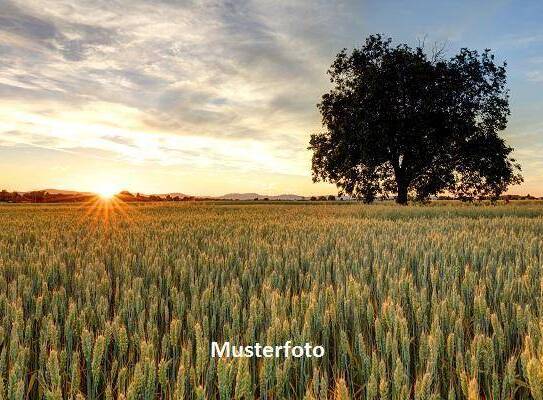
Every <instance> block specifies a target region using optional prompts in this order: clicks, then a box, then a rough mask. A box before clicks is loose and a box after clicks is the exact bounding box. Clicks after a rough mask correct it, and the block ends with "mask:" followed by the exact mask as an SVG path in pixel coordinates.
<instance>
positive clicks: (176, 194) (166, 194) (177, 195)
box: [157, 192, 191, 198]
mask: <svg viewBox="0 0 543 400" xmlns="http://www.w3.org/2000/svg"><path fill="white" fill-rule="evenodd" d="M157 196H158V197H162V198H166V197H167V196H170V197H180V198H183V197H191V196H190V195H188V194H184V193H179V192H175V193H163V194H157Z"/></svg>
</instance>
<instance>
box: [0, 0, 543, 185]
mask: <svg viewBox="0 0 543 400" xmlns="http://www.w3.org/2000/svg"><path fill="white" fill-rule="evenodd" d="M379 7H382V8H383V9H382V11H381V12H384V13H385V14H384V15H386V18H387V19H390V20H391V21H394V16H392V17H390V18H389V15H390V11H391V7H392V6H386V5H382V6H379ZM392 8H394V7H392ZM367 10H370V11H371V10H373V8H371V4H370V3H367V2H358V1H355V0H343V1H337V2H335V1H334V2H330V1H328V0H315V1H312V2H311V4H308V3H307V2H306V1H304V0H277V1H267V0H235V1H234V0H225V1H221V0H203V1H196V0H194V1H192V0H185V1H183V0H118V1H114V2H112V1H109V0H95V1H86V0H55V1H45V2H44V1H43V0H3V1H2V2H1V3H0V57H1V58H2V63H1V64H0V100H1V102H0V115H2V116H3V118H6V119H5V120H3V121H2V122H0V144H1V145H6V144H10V145H13V144H14V143H24V144H26V145H32V146H45V147H47V148H56V149H60V150H63V151H77V152H86V153H88V154H95V155H99V156H100V157H107V158H112V159H115V160H122V161H123V162H127V163H139V164H144V165H149V166H153V165H172V166H176V165H183V166H190V165H193V166H194V165H198V166H202V168H209V169H210V170H213V169H215V170H221V168H231V169H238V170H251V171H259V172H260V171H263V170H265V169H267V170H269V171H276V172H277V173H282V174H294V175H300V176H302V175H303V176H307V175H309V162H310V160H309V158H310V155H309V153H308V151H307V150H306V147H307V142H308V140H309V134H310V133H312V132H314V131H315V130H317V129H319V125H320V124H319V115H318V112H317V110H316V107H315V104H316V103H317V102H318V101H319V98H320V95H321V94H322V93H323V91H324V90H325V89H326V88H328V85H329V82H328V80H327V77H326V75H325V71H326V70H327V68H328V66H329V64H330V62H331V61H332V58H333V57H334V55H335V54H336V53H337V52H338V50H340V49H341V48H343V47H351V46H352V45H353V44H356V43H360V42H362V40H363V37H364V36H365V34H366V33H368V32H366V31H365V30H364V29H367V28H366V25H368V26H371V24H372V15H366V13H367ZM373 11H374V14H375V10H373ZM446 12H448V11H447V10H443V13H446ZM398 15H400V14H398ZM400 18H402V19H404V18H413V16H412V15H411V14H410V13H407V12H403V13H402V14H401V15H400ZM396 22H397V21H396ZM444 25H446V26H443V29H444V30H447V29H452V28H455V27H456V25H455V24H444ZM415 26H416V27H415V28H413V29H415V30H416V31H417V32H418V29H420V27H424V26H428V25H427V24H426V22H425V23H424V24H416V25H415ZM432 26H433V25H432ZM393 28H395V27H393ZM393 30H394V29H393ZM378 31H383V29H379V30H378ZM538 38H539V36H537V33H536V34H534V35H532V36H529V37H528V36H523V37H520V36H515V35H511V36H507V37H506V39H507V40H508V41H510V42H511V43H515V44H518V45H522V46H527V45H529V44H531V43H535V42H537V41H538V40H539V39H538ZM400 39H402V40H403V39H404V38H400ZM411 39H415V36H413V38H411ZM405 40H410V39H405ZM539 75H540V74H539V72H538V71H534V72H533V74H532V75H530V74H529V75H528V78H529V79H532V80H539V79H540V77H539Z"/></svg>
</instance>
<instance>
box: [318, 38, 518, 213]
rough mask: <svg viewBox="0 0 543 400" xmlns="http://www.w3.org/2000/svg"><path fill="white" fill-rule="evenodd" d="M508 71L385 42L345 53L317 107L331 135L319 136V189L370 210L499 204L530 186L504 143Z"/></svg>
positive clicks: (474, 57)
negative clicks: (440, 199) (438, 199)
mask: <svg viewBox="0 0 543 400" xmlns="http://www.w3.org/2000/svg"><path fill="white" fill-rule="evenodd" d="M505 67H506V64H505V63H504V64H503V65H497V64H496V62H495V60H494V55H493V54H491V52H490V50H488V49H487V50H485V51H484V52H482V53H481V54H479V53H478V52H477V51H472V50H468V49H462V50H460V52H459V53H458V54H457V55H455V56H454V57H452V58H451V59H445V58H444V57H443V55H442V51H434V52H433V54H431V55H428V54H427V53H426V52H425V50H424V48H423V47H422V46H418V47H416V48H411V47H409V46H407V45H405V44H402V45H398V46H393V45H392V41H391V39H384V38H383V37H382V36H381V35H372V36H370V37H368V38H367V39H366V42H365V44H364V45H363V46H362V47H361V48H360V49H354V50H353V52H352V53H350V54H348V53H347V51H346V49H344V50H343V51H341V52H340V53H339V54H338V55H337V57H336V59H335V61H334V63H333V64H332V66H331V67H330V69H329V71H328V74H329V75H330V80H331V82H332V84H333V88H332V89H331V90H330V91H329V92H328V93H326V94H324V95H323V96H322V100H321V102H320V103H319V104H318V106H317V107H318V109H319V111H320V113H321V115H322V123H323V126H324V131H323V132H320V133H317V134H313V135H311V141H310V146H309V149H310V150H313V160H312V170H313V180H314V181H319V180H323V181H329V182H333V183H335V184H336V185H337V187H338V188H339V189H340V193H342V194H343V193H347V194H349V195H352V196H355V197H358V198H362V199H364V201H366V202H371V201H373V200H374V199H375V197H376V196H377V195H382V196H385V197H387V196H389V195H396V201H397V202H398V203H400V204H407V200H408V194H409V195H413V196H414V197H415V198H416V199H418V200H426V199H428V198H429V197H430V196H432V195H436V194H439V193H444V192H448V193H450V194H452V195H454V196H457V197H460V198H462V199H472V198H475V197H490V198H492V199H495V198H497V197H498V196H499V195H500V194H501V193H503V192H504V191H505V190H506V189H507V187H508V186H509V185H512V184H518V183H520V182H522V176H521V175H520V166H519V165H518V164H517V163H516V161H515V160H514V159H512V158H510V153H511V152H512V150H513V149H512V148H511V147H509V146H508V145H507V144H506V143H505V141H504V140H503V139H502V138H501V137H499V136H498V132H499V131H501V130H503V129H505V127H506V124H507V117H508V116H509V114H510V111H509V94H508V89H507V88H506V70H505Z"/></svg>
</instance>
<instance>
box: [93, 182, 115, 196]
mask: <svg viewBox="0 0 543 400" xmlns="http://www.w3.org/2000/svg"><path fill="white" fill-rule="evenodd" d="M118 192H119V191H118V190H117V188H115V187H113V186H112V185H107V184H104V185H102V186H101V187H99V188H98V189H97V190H96V194H98V196H100V197H101V198H102V199H104V200H108V199H111V198H112V197H113V196H115V195H116V194H117V193H118Z"/></svg>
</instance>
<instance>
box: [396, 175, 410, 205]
mask: <svg viewBox="0 0 543 400" xmlns="http://www.w3.org/2000/svg"><path fill="white" fill-rule="evenodd" d="M396 181H397V182H396V185H397V188H398V196H397V197H396V203H398V204H401V205H402V206H406V205H407V186H408V185H407V184H406V183H405V182H404V181H403V179H398V178H396Z"/></svg>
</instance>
